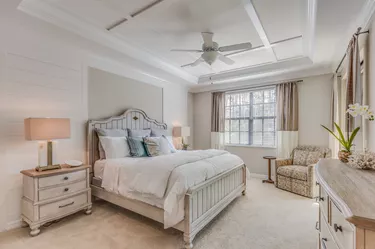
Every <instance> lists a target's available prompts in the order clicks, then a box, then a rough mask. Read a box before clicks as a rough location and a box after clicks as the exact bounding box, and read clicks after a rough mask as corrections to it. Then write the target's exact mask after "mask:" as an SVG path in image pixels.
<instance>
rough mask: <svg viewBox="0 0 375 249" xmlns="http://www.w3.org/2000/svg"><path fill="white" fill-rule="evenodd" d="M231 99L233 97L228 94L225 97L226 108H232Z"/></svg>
mask: <svg viewBox="0 0 375 249" xmlns="http://www.w3.org/2000/svg"><path fill="white" fill-rule="evenodd" d="M230 99H231V95H230V94H226V95H225V106H230V103H231V101H230Z"/></svg>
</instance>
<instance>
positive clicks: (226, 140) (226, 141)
mask: <svg viewBox="0 0 375 249" xmlns="http://www.w3.org/2000/svg"><path fill="white" fill-rule="evenodd" d="M229 136H230V132H225V143H226V144H229V143H230V141H229Z"/></svg>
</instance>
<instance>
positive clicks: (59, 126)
mask: <svg viewBox="0 0 375 249" xmlns="http://www.w3.org/2000/svg"><path fill="white" fill-rule="evenodd" d="M24 124H25V138H26V140H29V141H34V140H38V141H47V166H44V167H42V166H40V165H39V166H38V167H37V170H38V171H43V170H47V169H56V168H60V165H52V162H53V160H52V140H55V139H66V138H70V119H69V118H27V119H25V121H24Z"/></svg>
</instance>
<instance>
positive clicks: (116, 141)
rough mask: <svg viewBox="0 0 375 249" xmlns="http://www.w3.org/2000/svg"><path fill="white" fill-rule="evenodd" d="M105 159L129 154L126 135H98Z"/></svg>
mask: <svg viewBox="0 0 375 249" xmlns="http://www.w3.org/2000/svg"><path fill="white" fill-rule="evenodd" d="M99 140H100V144H101V145H102V146H103V150H104V152H105V156H106V158H107V159H111V158H124V157H128V156H130V150H129V145H128V142H127V141H126V140H127V138H126V137H104V136H100V137H99Z"/></svg>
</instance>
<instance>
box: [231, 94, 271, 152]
mask: <svg viewBox="0 0 375 249" xmlns="http://www.w3.org/2000/svg"><path fill="white" fill-rule="evenodd" d="M268 90H274V91H275V101H274V102H264V92H265V91H268ZM255 92H262V95H263V96H262V99H263V101H262V102H261V103H254V97H253V93H255ZM241 93H248V94H249V104H242V103H241V101H238V102H237V103H236V104H235V105H227V95H234V94H241ZM276 103H277V100H276V87H267V88H261V89H248V90H243V91H235V92H227V93H225V114H224V120H225V124H226V122H227V121H229V127H228V129H227V128H226V129H225V131H224V132H225V136H227V133H228V136H229V143H227V139H224V141H225V146H228V147H231V146H233V147H259V148H276V144H277V141H276ZM267 104H273V105H274V116H264V105H267ZM256 105H263V110H262V115H263V116H254V110H253V108H254V106H256ZM243 106H248V107H249V116H248V117H241V111H242V110H241V107H243ZM233 107H239V110H238V112H239V113H240V115H239V117H236V118H232V117H229V118H227V116H226V115H227V108H229V110H230V114H231V113H232V112H233ZM269 119H271V120H273V121H274V130H273V131H264V121H265V120H269ZM233 120H235V121H237V120H238V131H232V130H231V124H232V121H233ZM241 120H247V121H248V129H247V130H246V131H242V130H241ZM254 120H261V121H262V126H261V127H262V131H259V132H258V133H261V134H262V144H254V143H253V142H254V133H256V132H254V131H253V128H254ZM232 132H233V133H234V132H235V133H238V143H230V139H231V134H232ZM243 132H245V133H248V142H247V144H244V143H241V133H243ZM265 133H273V137H274V144H273V145H264V136H265Z"/></svg>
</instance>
